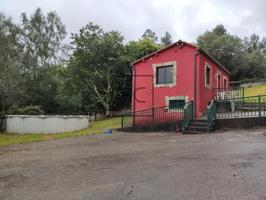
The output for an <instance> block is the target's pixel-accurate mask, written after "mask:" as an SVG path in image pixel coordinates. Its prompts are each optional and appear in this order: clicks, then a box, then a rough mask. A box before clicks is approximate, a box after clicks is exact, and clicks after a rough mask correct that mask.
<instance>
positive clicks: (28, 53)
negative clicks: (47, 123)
mask: <svg viewBox="0 0 266 200" xmlns="http://www.w3.org/2000/svg"><path fill="white" fill-rule="evenodd" d="M21 19H22V23H21V25H20V28H21V31H22V33H21V36H20V43H21V44H22V45H23V59H22V68H23V70H24V73H23V76H24V77H25V79H26V80H27V82H26V83H25V90H26V94H27V102H26V103H25V105H39V106H41V107H42V108H43V109H44V111H45V112H49V113H51V112H57V111H56V109H57V108H58V106H57V102H56V96H57V88H58V87H59V86H57V84H58V83H59V82H58V81H57V74H56V73H57V69H56V68H57V67H58V65H60V63H62V62H63V60H62V59H63V58H64V57H65V53H66V50H67V48H66V46H65V45H63V40H64V39H65V36H66V30H65V26H64V25H63V24H62V22H61V19H60V17H59V16H58V15H57V14H56V13H55V12H48V13H47V15H44V14H43V13H42V11H41V9H40V8H37V9H36V11H35V12H34V13H33V14H32V15H31V16H30V17H28V16H27V15H26V14H25V13H22V15H21Z"/></svg>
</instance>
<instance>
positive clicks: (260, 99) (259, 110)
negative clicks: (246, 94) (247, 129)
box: [258, 95, 261, 117]
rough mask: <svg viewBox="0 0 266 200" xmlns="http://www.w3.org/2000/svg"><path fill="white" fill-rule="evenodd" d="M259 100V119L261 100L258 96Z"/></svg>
mask: <svg viewBox="0 0 266 200" xmlns="http://www.w3.org/2000/svg"><path fill="white" fill-rule="evenodd" d="M258 98H259V117H261V98H260V95H259V96H258Z"/></svg>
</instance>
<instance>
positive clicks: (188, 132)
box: [182, 130, 207, 134]
mask: <svg viewBox="0 0 266 200" xmlns="http://www.w3.org/2000/svg"><path fill="white" fill-rule="evenodd" d="M182 133H183V134H204V133H207V132H201V131H189V130H185V131H183V132H182Z"/></svg>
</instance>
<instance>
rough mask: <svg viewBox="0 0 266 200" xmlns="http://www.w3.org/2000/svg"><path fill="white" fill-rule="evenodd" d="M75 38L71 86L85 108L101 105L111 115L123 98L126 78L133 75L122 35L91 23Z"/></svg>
mask: <svg viewBox="0 0 266 200" xmlns="http://www.w3.org/2000/svg"><path fill="white" fill-rule="evenodd" d="M72 39H73V42H72V44H73V45H74V46H75V49H74V52H73V55H72V57H71V59H70V62H69V67H68V70H69V71H68V73H69V74H68V79H69V80H71V83H70V82H68V84H74V86H72V87H73V88H76V91H74V92H75V93H76V94H79V95H81V98H82V104H83V105H82V106H83V107H84V106H86V107H87V106H88V105H90V104H97V103H98V104H100V105H101V106H102V107H103V108H104V109H105V110H106V115H109V112H110V109H111V107H112V105H113V104H114V102H115V100H116V99H118V98H119V97H121V95H122V93H121V91H122V89H121V88H123V87H124V86H125V83H126V82H125V80H127V79H126V77H125V76H124V75H126V74H129V72H130V70H129V66H128V63H127V59H126V57H125V48H124V45H123V36H122V35H121V34H120V33H119V32H115V31H110V32H105V31H104V30H103V29H102V28H101V27H100V26H98V25H95V24H93V23H89V24H88V25H86V26H85V27H83V28H81V29H80V32H79V34H73V35H72ZM88 94H89V95H88Z"/></svg>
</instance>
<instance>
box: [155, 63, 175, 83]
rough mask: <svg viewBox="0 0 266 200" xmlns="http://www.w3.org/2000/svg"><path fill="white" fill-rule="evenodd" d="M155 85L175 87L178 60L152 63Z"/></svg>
mask: <svg viewBox="0 0 266 200" xmlns="http://www.w3.org/2000/svg"><path fill="white" fill-rule="evenodd" d="M152 67H153V77H154V79H153V80H154V82H153V83H154V87H174V86H175V85H176V77H177V73H176V61H170V62H164V63H156V64H153V65H152Z"/></svg>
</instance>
